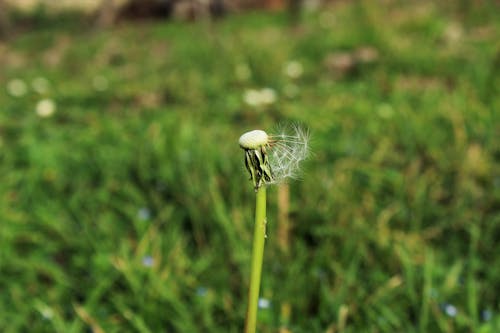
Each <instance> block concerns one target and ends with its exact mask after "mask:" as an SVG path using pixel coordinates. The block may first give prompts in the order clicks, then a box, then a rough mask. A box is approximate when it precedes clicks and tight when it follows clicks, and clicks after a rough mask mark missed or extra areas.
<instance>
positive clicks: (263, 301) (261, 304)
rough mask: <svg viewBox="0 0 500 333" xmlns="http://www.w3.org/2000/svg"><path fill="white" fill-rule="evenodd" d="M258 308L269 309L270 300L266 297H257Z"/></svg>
mask: <svg viewBox="0 0 500 333" xmlns="http://www.w3.org/2000/svg"><path fill="white" fill-rule="evenodd" d="M258 306H259V309H269V308H270V307H271V301H270V300H268V299H267V298H262V297H261V298H259V302H258Z"/></svg>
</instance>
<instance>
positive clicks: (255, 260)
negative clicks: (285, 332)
mask: <svg viewBox="0 0 500 333" xmlns="http://www.w3.org/2000/svg"><path fill="white" fill-rule="evenodd" d="M265 238H266V186H265V185H264V186H261V187H259V188H258V189H257V192H256V203H255V227H254V235H253V248H252V267H251V272H250V288H249V290H248V309H247V317H246V321H245V333H255V330H256V327H257V309H258V302H259V289H260V280H261V275H262V262H263V259H264V242H265Z"/></svg>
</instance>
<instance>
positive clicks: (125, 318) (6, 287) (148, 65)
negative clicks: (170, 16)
mask: <svg viewBox="0 0 500 333" xmlns="http://www.w3.org/2000/svg"><path fill="white" fill-rule="evenodd" d="M484 3H485V4H484V5H477V4H472V2H471V3H470V4H469V3H468V2H467V1H462V2H460V4H461V5H460V6H458V5H456V6H452V5H443V6H442V7H439V6H437V5H433V4H432V2H427V1H418V2H404V4H403V2H401V3H399V4H395V2H389V4H386V5H385V6H375V5H374V4H371V2H368V1H364V2H357V3H356V4H351V3H347V4H339V5H336V6H335V7H333V8H332V9H330V10H328V12H329V13H330V16H329V17H332V18H333V19H332V20H331V21H330V24H327V25H325V24H324V23H323V24H320V23H321V22H324V18H325V17H327V16H325V13H324V12H323V13H313V14H307V15H306V16H305V17H304V21H303V24H302V25H301V27H300V28H298V29H292V28H289V27H288V26H287V22H286V17H285V16H284V15H282V14H269V13H267V14H266V13H249V14H244V15H243V14H242V15H235V16H231V17H228V18H227V19H225V20H222V21H218V22H215V23H212V24H209V23H207V22H205V23H203V22H201V23H198V24H187V23H180V22H165V23H155V24H152V23H148V24H146V23H142V24H122V25H120V26H118V27H116V28H114V29H113V30H110V31H103V32H99V31H91V30H88V31H86V30H85V29H83V28H81V27H79V28H78V27H76V28H75V27H73V28H69V27H68V26H67V25H68V22H66V21H64V25H63V26H62V27H61V28H59V29H58V28H57V25H56V24H53V25H50V28H47V29H43V27H40V28H38V29H36V30H32V31H25V32H23V33H21V34H18V35H16V36H15V38H13V39H11V40H10V41H9V42H4V43H3V44H2V45H0V50H1V51H0V63H1V64H2V66H1V67H0V85H1V87H0V110H1V112H0V221H1V227H0V290H1V293H0V331H2V332H23V331H30V332H65V333H66V332H68V333H69V332H88V331H93V332H241V331H242V329H243V325H244V316H245V310H246V301H247V300H246V297H247V294H246V292H247V287H248V279H249V268H250V267H249V264H250V254H251V239H252V219H253V209H254V207H253V205H254V200H253V196H254V193H253V190H252V185H251V183H250V182H249V181H248V179H247V173H246V170H245V168H244V161H243V158H244V156H243V151H241V149H240V148H239V147H238V143H237V140H238V138H239V136H240V135H241V134H242V133H243V132H245V131H247V130H249V129H253V128H261V129H265V130H268V129H271V128H272V127H273V126H274V125H275V124H276V123H277V122H287V121H293V122H301V123H303V124H305V125H306V126H307V127H308V128H309V129H310V131H311V133H312V140H313V142H312V150H313V152H314V156H313V157H312V158H311V159H310V160H309V161H308V162H307V163H306V164H305V167H304V172H303V177H302V178H303V179H302V180H301V181H300V182H293V183H292V184H291V202H290V206H291V212H290V219H291V223H292V234H291V244H290V253H289V255H284V254H283V253H281V251H280V249H279V246H278V240H277V222H276V221H277V217H276V216H277V208H276V207H277V197H276V194H277V191H276V190H275V189H273V188H271V189H270V190H269V191H268V199H269V203H268V206H269V211H268V224H267V225H268V235H267V242H266V252H265V259H264V272H263V281H262V288H261V295H262V297H265V298H267V299H269V300H270V301H271V307H270V308H268V309H261V310H260V311H259V320H258V323H259V332H277V331H278V329H279V328H280V327H281V326H282V322H283V321H288V328H289V329H290V331H292V332H294V333H299V332H480V333H490V332H491V333H493V332H498V331H500V297H499V296H498V290H500V259H499V258H500V248H499V246H498V238H499V237H500V141H499V133H500V119H499V118H500V112H499V111H498V110H499V108H500V98H499V96H500V91H499V90H500V89H499V86H500V81H499V78H500V72H499V71H500V66H499V64H500V53H499V52H500V44H499V42H498V41H499V36H500V25H499V22H500V17H499V15H498V13H499V12H500V11H499V10H498V7H495V6H496V5H494V4H488V2H484ZM325 11H326V10H325ZM450 27H451V28H450ZM453 27H458V31H459V33H458V35H459V37H458V38H457V39H456V40H454V39H453V38H454V37H453V36H452V37H446V36H449V29H452V30H453V29H455V28H453ZM447 31H448V32H447ZM366 45H370V46H372V47H374V48H376V50H377V51H378V53H379V57H378V60H377V61H376V62H375V63H373V64H370V65H363V66H360V67H359V68H358V69H357V70H356V71H355V72H352V73H348V74H347V75H344V76H342V75H337V74H335V73H331V71H329V70H327V69H326V67H325V66H326V65H325V59H326V58H327V56H328V55H329V54H331V53H335V52H339V51H344V52H350V51H352V50H354V49H357V48H358V47H360V46H366ZM289 60H298V61H300V62H301V63H302V65H303V67H304V74H303V75H302V76H301V77H300V78H299V79H296V80H292V79H290V78H288V77H287V76H286V75H284V74H283V67H284V65H285V63H286V62H287V61H289ZM241 64H246V65H247V66H248V67H249V68H250V69H251V71H252V76H251V77H250V78H248V79H238V77H237V76H236V75H235V68H236V67H237V66H238V65H241ZM39 76H41V77H45V78H47V79H48V80H49V81H50V88H49V90H48V92H46V93H43V94H42V95H40V94H38V93H36V92H34V91H33V89H31V88H30V85H31V81H32V80H33V79H34V78H36V77H39ZM14 78H20V79H22V80H24V81H25V82H26V83H27V84H28V87H29V89H28V92H27V94H26V95H24V96H22V97H13V96H11V95H10V94H9V93H8V92H7V90H6V85H7V83H8V82H10V81H11V80H12V79H14ZM96 78H97V79H96ZM103 78H105V81H106V82H107V88H106V90H104V91H102V90H99V89H96V88H95V87H94V86H95V83H94V82H95V81H97V82H99V80H100V81H103ZM291 83H293V84H294V85H296V87H297V90H298V92H297V94H296V95H295V96H292V97H287V96H286V94H285V92H286V91H287V87H289V85H290V84H291ZM261 87H271V88H273V89H274V90H275V91H276V92H277V95H278V99H277V102H276V103H274V104H273V105H271V106H268V107H262V108H257V109H256V108H253V107H250V106H248V105H246V104H245V103H244V102H243V95H244V93H245V91H246V90H247V89H250V88H261ZM98 88H99V87H98ZM42 98H50V99H52V100H53V101H54V102H55V103H56V105H57V110H56V112H55V113H54V115H53V116H52V117H49V118H41V117H39V116H38V115H37V114H36V113H35V105H36V103H37V102H38V101H39V100H40V99H42ZM283 304H289V305H290V306H291V315H290V317H289V318H288V319H286V318H284V317H283V316H282V315H281V307H282V305H283ZM346 309H347V315H346ZM453 310H456V315H453V312H454V311H453ZM450 313H451V315H450Z"/></svg>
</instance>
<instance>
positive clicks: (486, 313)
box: [481, 309, 493, 321]
mask: <svg viewBox="0 0 500 333" xmlns="http://www.w3.org/2000/svg"><path fill="white" fill-rule="evenodd" d="M481 317H482V318H483V320H484V321H490V320H491V318H492V317H493V313H491V310H487V309H486V310H483V311H481Z"/></svg>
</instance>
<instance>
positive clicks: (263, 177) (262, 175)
mask: <svg viewBox="0 0 500 333" xmlns="http://www.w3.org/2000/svg"><path fill="white" fill-rule="evenodd" d="M239 144H240V147H241V148H243V149H244V150H245V166H246V167H247V170H248V172H249V173H250V179H251V180H252V181H253V183H254V186H255V189H257V188H259V187H260V186H262V185H263V184H275V183H281V182H283V181H285V180H286V179H287V178H297V177H298V175H299V171H300V162H302V161H303V160H305V159H306V158H307V156H308V154H309V132H308V131H307V130H305V129H303V128H301V127H299V126H288V127H283V129H282V130H281V131H280V132H279V134H274V135H268V134H267V133H266V132H264V131H262V130H253V131H249V132H246V133H244V134H243V135H242V136H241V137H240V139H239Z"/></svg>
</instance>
